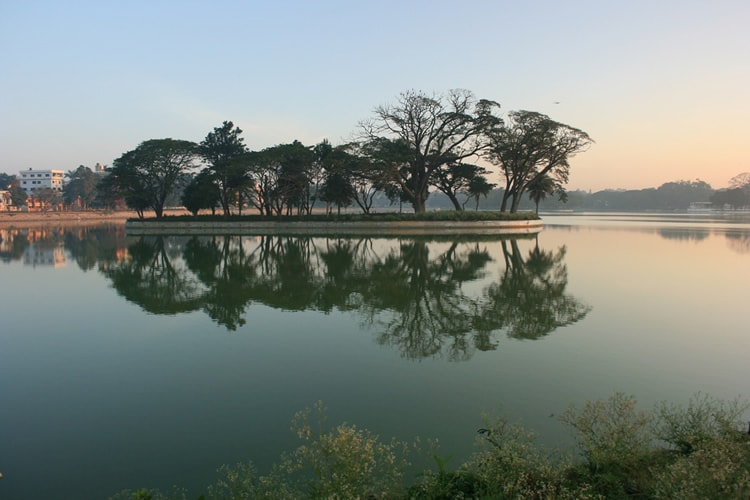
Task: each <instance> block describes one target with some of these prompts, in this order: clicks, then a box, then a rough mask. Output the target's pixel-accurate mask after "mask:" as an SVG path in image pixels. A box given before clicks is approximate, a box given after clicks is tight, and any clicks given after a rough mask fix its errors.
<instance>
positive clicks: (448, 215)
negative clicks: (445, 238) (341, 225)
mask: <svg viewBox="0 0 750 500" xmlns="http://www.w3.org/2000/svg"><path fill="white" fill-rule="evenodd" d="M538 219H539V216H537V215H536V214H534V213H532V212H518V213H513V214H511V213H507V212H489V211H487V212H485V211H481V212H474V211H471V212H469V211H464V210H462V211H452V210H441V211H434V212H422V213H399V212H382V213H371V214H362V213H352V214H338V215H336V214H332V215H325V214H311V215H285V216H283V217H272V218H271V217H266V216H263V215H258V214H254V215H242V216H239V215H235V216H230V217H218V216H211V215H200V216H189V215H179V216H166V217H164V218H163V220H176V221H180V222H189V221H196V222H210V221H217V222H218V221H230V222H243V221H244V222H253V221H258V222H260V221H269V220H272V221H275V222H307V221H309V222H400V221H404V222H409V221H425V222H462V221H466V222H471V221H520V220H538ZM146 220H148V219H146Z"/></svg>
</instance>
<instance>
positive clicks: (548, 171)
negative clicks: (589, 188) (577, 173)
mask: <svg viewBox="0 0 750 500" xmlns="http://www.w3.org/2000/svg"><path fill="white" fill-rule="evenodd" d="M592 142H593V141H592V140H591V138H590V137H589V136H588V134H587V133H586V132H583V131H582V130H578V129H576V128H573V127H571V126H569V125H565V124H562V123H558V122H556V121H554V120H552V119H550V118H549V117H548V116H546V115H543V114H541V113H536V112H534V111H512V112H510V113H509V121H508V123H506V124H504V125H503V126H501V127H496V128H494V129H492V130H491V131H490V149H489V152H488V154H487V157H488V159H489V160H490V161H491V162H492V163H493V164H495V165H497V166H498V167H500V169H501V172H502V173H503V175H504V176H505V192H504V193H503V200H502V203H501V206H500V210H501V211H503V212H505V211H507V210H508V208H510V212H516V211H517V210H518V205H519V203H520V202H521V197H522V196H523V194H524V192H525V191H526V189H527V188H528V187H529V184H531V183H532V182H534V181H535V180H536V179H537V178H539V177H542V176H543V175H549V176H550V177H552V178H553V179H554V181H555V182H556V183H557V184H559V185H561V186H562V185H564V184H566V183H567V182H568V175H569V173H570V164H569V163H568V160H569V158H570V157H572V156H574V155H575V154H577V153H579V152H581V151H584V150H586V149H587V148H588V147H589V145H590V144H591V143H592ZM509 205H510V207H509Z"/></svg>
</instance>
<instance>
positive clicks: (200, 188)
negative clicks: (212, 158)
mask: <svg viewBox="0 0 750 500" xmlns="http://www.w3.org/2000/svg"><path fill="white" fill-rule="evenodd" d="M219 199H220V196H219V188H218V187H217V186H216V184H214V183H213V182H212V181H211V174H210V172H207V171H205V170H204V171H202V172H200V173H199V174H198V175H196V176H195V177H193V178H192V180H191V181H190V183H188V185H187V186H185V190H184V191H183V192H182V200H181V201H182V204H183V205H184V206H185V208H186V209H188V211H189V212H190V213H192V214H193V215H198V211H200V210H202V209H211V212H212V213H213V212H214V210H215V208H216V206H217V205H219Z"/></svg>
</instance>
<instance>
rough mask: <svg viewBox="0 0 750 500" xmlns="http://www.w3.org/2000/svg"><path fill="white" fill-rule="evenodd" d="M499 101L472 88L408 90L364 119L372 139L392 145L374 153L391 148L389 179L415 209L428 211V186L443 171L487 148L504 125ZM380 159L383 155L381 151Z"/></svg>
mask: <svg viewBox="0 0 750 500" xmlns="http://www.w3.org/2000/svg"><path fill="white" fill-rule="evenodd" d="M496 108H499V104H497V103H496V102H494V101H489V100H477V99H476V98H475V97H474V94H472V93H471V92H470V91H468V90H451V91H450V92H448V93H447V94H445V95H437V94H436V95H432V96H428V95H426V94H423V93H421V92H416V91H408V92H404V93H402V94H401V95H400V96H399V99H398V101H397V103H396V104H394V105H382V106H378V107H377V108H375V117H374V118H373V119H372V120H370V121H366V122H363V123H362V124H361V128H362V132H363V135H364V138H365V140H366V141H368V142H373V141H375V142H378V143H380V144H381V145H387V144H388V142H384V140H385V141H391V143H394V142H395V145H396V146H400V147H401V154H400V155H395V156H394V155H393V154H392V153H393V152H394V151H393V148H387V149H385V148H382V147H381V148H374V149H372V151H373V152H375V153H388V154H389V155H388V156H387V157H386V158H385V160H387V161H384V162H383V163H384V166H386V167H387V168H388V171H389V177H390V179H391V180H392V181H393V182H395V183H396V184H398V186H399V187H400V188H401V190H402V192H403V194H404V195H405V198H406V199H407V200H408V201H409V202H411V204H412V206H413V207H414V211H415V212H424V211H425V201H426V200H427V196H428V192H429V187H430V186H431V185H434V183H435V182H436V175H437V173H438V171H439V170H442V169H446V168H448V166H449V165H452V164H456V163H460V162H462V161H464V160H466V159H468V158H477V157H478V155H479V154H480V153H482V152H483V151H484V150H485V149H486V148H487V143H486V141H485V140H484V137H485V134H486V133H487V131H489V130H492V129H494V128H496V127H498V126H499V125H501V124H502V120H501V119H500V118H499V117H497V116H495V115H494V114H493V111H494V110H495V109H496ZM376 159H380V160H381V161H382V160H383V157H382V156H376Z"/></svg>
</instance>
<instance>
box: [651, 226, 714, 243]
mask: <svg viewBox="0 0 750 500" xmlns="http://www.w3.org/2000/svg"><path fill="white" fill-rule="evenodd" d="M659 235H660V236H661V237H662V238H665V239H668V240H681V241H696V242H698V241H703V240H705V239H706V238H708V237H709V236H710V235H711V231H709V230H708V229H685V228H664V229H661V230H659Z"/></svg>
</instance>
